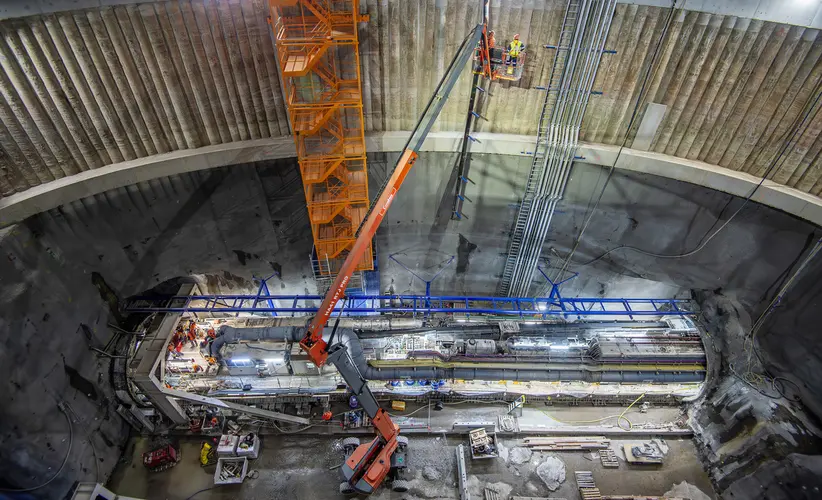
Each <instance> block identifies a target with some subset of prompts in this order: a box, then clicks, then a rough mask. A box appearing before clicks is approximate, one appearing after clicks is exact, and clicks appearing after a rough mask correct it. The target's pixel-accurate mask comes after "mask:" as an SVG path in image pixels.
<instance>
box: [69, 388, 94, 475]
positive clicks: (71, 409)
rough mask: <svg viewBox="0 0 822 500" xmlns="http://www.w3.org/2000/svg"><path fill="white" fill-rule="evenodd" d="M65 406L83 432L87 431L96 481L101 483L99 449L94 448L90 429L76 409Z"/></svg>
mask: <svg viewBox="0 0 822 500" xmlns="http://www.w3.org/2000/svg"><path fill="white" fill-rule="evenodd" d="M65 405H66V408H67V409H68V411H70V412H71V414H72V415H74V419H75V420H76V421H77V422H80V425H82V426H83V430H85V431H86V435H87V436H88V444H89V446H91V454H92V456H93V457H94V471H95V476H94V481H95V482H98V483H99V482H100V464H99V461H100V459H99V458H98V457H97V449H96V448H95V447H94V440H92V435H91V433H90V432H89V431H88V427H86V425H85V424H83V423H82V422H83V420H82V419H81V418H80V416H79V415H77V412H76V411H74V408H72V407H71V405H70V404H68V403H65Z"/></svg>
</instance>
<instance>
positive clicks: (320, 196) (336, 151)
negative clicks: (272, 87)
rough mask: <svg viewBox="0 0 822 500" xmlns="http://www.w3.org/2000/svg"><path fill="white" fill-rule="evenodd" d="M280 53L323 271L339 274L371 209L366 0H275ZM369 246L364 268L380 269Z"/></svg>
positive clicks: (361, 267)
mask: <svg viewBox="0 0 822 500" xmlns="http://www.w3.org/2000/svg"><path fill="white" fill-rule="evenodd" d="M269 6H270V7H271V25H272V29H273V30H274V35H275V37H276V45H277V60H278V63H279V66H280V75H281V76H282V79H283V84H284V89H283V91H284V97H285V102H286V105H287V107H288V115H289V119H290V121H291V128H292V130H293V132H294V142H295V143H296V145H297V159H298V161H299V163H300V172H301V174H302V180H303V187H304V192H305V200H306V206H307V209H308V217H309V220H310V222H311V232H312V234H313V236H314V249H315V251H316V254H317V261H318V268H319V272H320V274H321V275H324V276H334V275H335V274H336V272H337V270H339V268H340V266H341V265H342V263H343V261H344V260H345V257H346V255H347V254H348V252H349V250H350V249H351V246H352V245H353V244H354V242H355V241H356V231H357V228H358V227H359V225H360V223H361V222H362V221H363V219H364V218H365V215H366V212H367V211H368V204H369V199H368V171H367V168H366V159H365V136H364V132H363V116H362V85H361V81H360V57H359V39H358V34H357V24H358V23H359V22H362V21H365V20H367V19H366V18H363V16H360V14H359V0H269ZM372 254H373V249H372V248H369V250H368V252H366V255H364V256H363V259H362V261H361V262H360V264H359V265H358V267H357V269H356V271H366V270H371V269H373V255H372Z"/></svg>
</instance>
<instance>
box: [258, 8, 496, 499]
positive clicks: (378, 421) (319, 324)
mask: <svg viewBox="0 0 822 500" xmlns="http://www.w3.org/2000/svg"><path fill="white" fill-rule="evenodd" d="M271 1H272V5H273V6H276V7H277V8H276V9H274V13H275V15H277V16H280V17H279V18H277V19H272V24H273V25H274V26H275V31H276V33H277V36H278V38H277V40H278V42H277V43H278V48H280V47H282V48H283V50H286V49H287V50H291V51H292V52H295V51H297V52H299V51H303V52H305V53H306V54H308V56H305V54H302V52H301V53H300V54H296V52H295V55H294V56H293V57H292V58H293V59H294V60H295V61H297V60H298V59H299V57H298V56H300V57H302V59H299V61H303V64H305V62H306V61H310V60H311V57H313V56H312V55H311V54H314V52H317V51H318V50H321V49H317V47H318V46H320V45H319V44H318V43H316V41H313V40H311V39H309V38H305V39H303V38H301V39H298V40H297V39H295V40H289V39H288V37H286V36H285V35H283V33H285V34H286V35H287V27H288V26H289V25H290V24H289V23H288V19H287V18H285V17H284V16H285V14H282V12H284V11H283V10H282V9H283V8H286V9H287V8H291V9H299V16H300V19H301V23H302V24H300V26H303V25H305V26H308V25H310V26H315V25H323V19H325V18H328V19H330V21H329V22H330V23H331V24H332V25H333V24H334V19H335V18H334V16H333V15H331V14H329V15H326V13H327V12H330V13H333V12H335V9H336V8H337V6H336V3H338V2H339V1H341V0H271ZM343 3H344V2H343ZM357 3H358V2H357V1H356V0H354V2H353V6H354V8H351V5H345V7H346V9H345V11H346V12H349V11H353V12H358V8H356V6H357ZM339 8H342V5H341V6H340V7H339ZM292 24H293V23H292ZM276 27H280V28H276ZM335 33H336V32H334V31H332V35H331V41H332V42H333V41H334V40H335V38H334V37H335V36H337V35H335ZM483 33H484V26H483V25H482V24H479V25H477V26H476V28H474V29H473V30H472V31H471V33H470V34H469V36H468V37H466V38H465V40H464V41H463V42H462V45H461V46H460V48H459V50H458V51H457V54H456V56H455V57H454V59H453V60H452V61H451V64H450V65H449V67H448V70H447V71H446V72H445V75H444V76H443V78H442V80H441V81H440V83H439V85H438V86H437V89H436V91H435V93H434V95H433V96H432V97H431V100H430V101H429V102H428V104H427V106H426V108H425V111H424V112H423V115H422V117H421V118H420V120H419V121H418V122H417V125H416V127H415V128H414V131H413V132H412V134H411V138H410V139H409V140H408V143H407V144H406V146H405V148H404V150H403V153H402V156H400V159H399V161H398V162H397V165H396V166H395V168H394V171H393V173H392V174H391V176H390V177H389V178H388V180H387V181H386V182H385V184H384V185H383V187H382V190H381V192H380V194H379V196H378V197H377V199H376V201H375V202H374V203H373V204H372V205H371V207H370V208H369V209H368V210H367V215H366V216H365V217H364V218H361V219H360V220H361V221H362V222H361V223H360V224H359V227H358V228H357V230H356V231H353V232H352V234H355V235H356V240H355V241H354V242H353V244H350V243H346V248H347V249H348V253H347V255H346V257H345V261H344V262H342V264H341V265H340V266H339V268H338V269H337V275H336V278H335V279H334V282H333V284H332V285H331V287H330V288H329V290H328V293H327V294H326V296H325V299H324V300H323V302H322V305H321V306H320V309H319V312H318V313H317V315H316V316H315V317H314V318H313V320H312V321H311V323H310V325H309V327H308V329H307V330H306V332H305V336H304V337H303V339H302V341H301V342H300V346H301V347H302V348H303V349H304V350H305V351H306V352H307V353H308V355H309V357H310V358H311V360H312V361H313V362H314V363H315V364H316V365H317V366H318V367H319V366H323V365H324V364H326V363H327V362H331V363H332V364H334V366H335V367H336V368H337V370H338V371H339V373H340V376H342V378H343V379H344V380H345V382H346V383H347V384H348V387H349V388H350V389H351V391H352V392H353V393H354V395H356V396H357V398H358V399H359V401H360V404H361V405H362V407H363V410H364V411H365V412H366V414H367V415H368V416H369V417H370V419H371V421H372V422H373V424H374V427H375V428H376V433H377V436H376V437H375V438H374V439H373V440H371V441H369V442H368V443H365V444H360V443H359V440H358V439H356V438H348V439H346V440H345V441H344V442H343V446H344V449H345V453H346V460H345V462H344V463H343V465H342V467H341V470H342V472H343V477H344V478H345V482H343V483H342V484H341V485H340V492H341V493H346V494H348V493H354V492H359V493H364V494H370V493H371V492H373V491H374V490H375V489H376V488H378V487H379V486H380V485H381V484H382V483H383V482H384V481H385V480H386V479H389V478H390V479H391V480H393V484H392V488H393V489H394V490H395V491H406V490H407V489H408V483H407V482H405V481H404V480H402V475H401V474H402V472H403V471H404V470H405V468H406V456H407V455H406V452H405V450H406V447H407V444H408V441H407V439H406V438H405V437H403V436H400V435H399V427H398V426H397V425H396V424H395V423H394V422H392V421H391V419H390V418H389V416H388V413H387V412H386V411H385V410H384V409H383V408H381V407H380V405H379V403H378V402H377V400H376V398H375V397H374V395H373V394H372V393H371V391H370V390H369V388H368V384H367V382H366V380H365V379H363V377H362V375H361V374H360V372H359V370H357V368H356V366H355V365H354V363H353V361H352V360H351V357H350V355H349V354H348V351H347V349H346V347H345V346H344V345H343V344H340V343H337V344H334V343H333V338H334V333H335V331H336V327H335V328H334V330H332V332H331V335H330V336H329V337H328V340H326V339H324V338H323V329H324V328H325V326H326V324H327V323H328V320H329V318H330V317H331V315H332V313H333V312H334V308H335V306H336V305H337V302H339V301H340V299H342V298H343V297H344V296H345V289H346V287H347V286H348V283H349V281H350V280H351V277H352V275H353V274H354V272H356V271H357V270H359V269H360V268H361V265H362V262H363V261H364V257H367V256H368V255H369V254H370V252H371V239H372V238H373V237H374V235H375V234H376V232H377V228H378V227H379V225H380V222H382V219H383V217H385V213H386V211H387V210H388V208H389V207H390V206H391V202H392V201H394V198H395V197H396V195H397V191H398V190H399V188H400V186H401V185H402V183H403V181H404V180H405V177H406V176H407V175H408V172H409V171H410V170H411V167H412V166H413V165H414V162H415V161H416V159H417V155H418V151H419V150H420V148H421V147H422V144H423V142H424V141H425V137H426V136H427V135H428V131H429V130H430V129H431V126H432V125H433V124H434V121H435V120H436V118H437V116H438V115H439V113H440V111H441V110H442V107H443V105H444V104H445V101H446V100H447V98H448V95H449V94H450V92H451V89H452V88H453V87H454V85H455V84H456V81H457V78H458V77H459V75H460V72H461V71H462V68H464V67H465V65H466V64H467V62H468V61H469V59H471V55H472V53H473V52H474V48H475V47H476V46H477V44H478V43H479V41H480V38H481V36H482V35H483ZM343 35H344V33H343ZM343 35H340V36H343ZM322 46H324V45H322ZM320 47H321V46H320ZM287 50H286V52H284V54H285V56H284V60H285V61H286V63H288V61H290V60H291V59H289V58H288V57H291V56H290V55H289V54H290V53H289V52H287ZM312 51H314V52H312ZM317 53H318V54H319V53H320V52H317ZM301 54H302V55H301ZM281 56H282V55H281ZM317 57H319V56H317ZM286 65H287V64H286ZM283 77H284V79H286V80H288V81H286V82H285V87H286V88H298V87H299V84H300V83H301V82H302V80H299V78H301V75H298V74H296V73H295V74H294V75H292V74H290V73H288V72H287V71H286V72H284V74H283ZM292 107H294V109H293V110H292V109H291V108H292ZM289 111H290V112H291V111H294V112H293V113H290V114H291V117H292V126H294V128H295V130H299V125H300V123H299V120H297V119H296V118H299V113H297V111H299V109H298V106H297V105H296V104H295V103H294V102H291V101H289ZM335 161H337V160H335ZM301 163H302V162H301ZM304 175H305V174H304ZM348 245H350V246H348Z"/></svg>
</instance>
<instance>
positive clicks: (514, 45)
mask: <svg viewBox="0 0 822 500" xmlns="http://www.w3.org/2000/svg"><path fill="white" fill-rule="evenodd" d="M520 50H522V42H520V41H519V40H514V41H512V42H511V45H509V46H508V55H509V56H511V57H517V56H518V55H519V51H520Z"/></svg>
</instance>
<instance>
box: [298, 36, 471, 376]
mask: <svg viewBox="0 0 822 500" xmlns="http://www.w3.org/2000/svg"><path fill="white" fill-rule="evenodd" d="M482 34H483V25H482V24H478V25H477V26H476V27H475V28H474V29H473V30H472V31H471V33H469V35H468V36H467V37H466V38H465V39H464V40H463V42H462V45H461V46H460V48H459V50H458V51H457V54H456V55H455V56H454V58H453V59H452V60H451V63H450V65H449V66H448V70H447V71H446V72H445V75H444V76H443V77H442V80H440V83H439V85H437V89H436V91H435V92H434V95H432V96H431V99H430V100H429V101H428V104H427V105H426V107H425V110H424V111H423V114H422V116H421V117H420V120H419V121H418V122H417V125H416V126H415V127H414V130H413V131H412V132H411V136H410V137H409V139H408V143H406V146H405V149H404V151H403V152H402V155H401V156H400V158H399V160H398V161H397V165H396V166H395V167H394V171H393V172H392V174H391V176H390V177H389V178H388V179H387V180H386V182H385V184H384V185H383V188H382V191H381V192H380V194H379V196H378V197H377V199H376V200H375V202H374V203H373V204H372V206H371V209H370V211H369V213H368V216H367V217H366V218H365V220H364V221H363V223H362V225H361V226H360V229H359V232H358V235H357V240H356V241H355V243H354V245H353V246H352V247H351V250H350V251H349V253H348V256H347V257H346V259H345V262H343V264H342V267H341V268H340V271H339V273H338V274H337V277H336V278H335V279H334V283H333V284H332V285H331V288H329V289H328V292H327V293H326V295H325V298H324V299H323V302H322V304H321V305H320V308H319V310H318V311H317V314H316V315H315V316H314V318H313V319H312V320H311V323H310V324H309V326H308V330H307V331H306V333H305V336H304V337H303V339H302V340H301V341H300V346H301V347H302V348H303V349H304V350H305V351H306V352H307V353H308V355H309V357H310V358H311V360H312V361H313V362H314V364H316V365H317V366H323V365H324V364H325V363H326V361H327V359H328V345H327V343H326V341H325V340H323V336H322V334H323V328H325V325H326V323H328V319H329V318H330V317H331V314H332V313H333V312H334V307H336V305H337V302H339V301H340V299H342V298H343V296H344V295H345V289H346V287H347V286H348V282H349V281H350V280H351V275H352V274H353V273H354V270H355V269H356V267H357V264H358V263H359V262H360V260H361V259H362V258H363V255H364V254H365V251H366V250H367V249H368V247H369V245H370V243H371V239H372V238H373V237H374V235H375V234H376V232H377V229H378V228H379V226H380V223H381V222H382V220H383V218H384V217H385V213H386V211H388V208H389V207H390V206H391V203H392V202H393V201H394V199H395V198H396V195H397V191H399V189H400V187H401V186H402V183H403V181H405V177H406V176H407V175H408V172H409V171H410V170H411V167H413V166H414V162H416V161H417V157H418V153H419V150H420V149H421V148H422V144H423V142H425V137H426V136H427V135H428V132H429V131H430V130H431V127H432V126H433V125H434V122H435V121H436V119H437V116H439V114H440V111H441V110H442V108H443V106H444V105H445V102H446V100H447V99H448V96H449V94H450V93H451V89H453V88H454V85H455V84H456V82H457V79H458V78H459V76H460V73H461V72H462V68H464V67H465V64H466V63H467V62H468V60H469V59H470V58H471V56H472V55H473V52H474V49H475V47H476V46H477V43H478V42H479V40H480V38H481V37H482Z"/></svg>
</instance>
